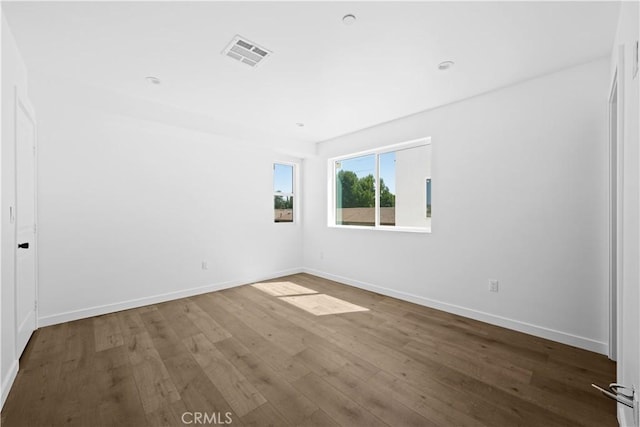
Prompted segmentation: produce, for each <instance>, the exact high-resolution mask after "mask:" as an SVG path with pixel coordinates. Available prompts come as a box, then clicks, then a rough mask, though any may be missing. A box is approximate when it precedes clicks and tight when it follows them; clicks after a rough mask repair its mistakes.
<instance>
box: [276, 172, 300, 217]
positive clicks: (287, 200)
mask: <svg viewBox="0 0 640 427" xmlns="http://www.w3.org/2000/svg"><path fill="white" fill-rule="evenodd" d="M294 176H295V175H294V165H292V164H281V163H275V164H274V165H273V213H274V222H293V209H294V208H293V206H294V204H293V192H294Z"/></svg>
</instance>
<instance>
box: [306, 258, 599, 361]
mask: <svg viewBox="0 0 640 427" xmlns="http://www.w3.org/2000/svg"><path fill="white" fill-rule="evenodd" d="M302 270H303V271H304V272H305V273H309V274H313V275H314V276H319V277H323V278H325V279H329V280H333V281H336V282H340V283H345V284H347V285H351V286H355V287H357V288H361V289H366V290H368V291H372V292H376V293H379V294H382V295H386V296H390V297H394V298H398V299H401V300H404V301H409V302H412V303H415V304H419V305H424V306H426V307H431V308H435V309H438V310H442V311H446V312H448V313H453V314H457V315H459V316H463V317H468V318H470V319H475V320H479V321H481V322H485V323H490V324H492V325H496V326H501V327H503V328H508V329H513V330H515V331H518V332H524V333H525V334H529V335H534V336H537V337H540V338H545V339H548V340H551V341H556V342H559V343H562V344H567V345H571V346H574V347H578V348H582V349H585V350H589V351H593V352H596V353H600V354H604V355H608V354H609V345H608V343H605V342H600V341H595V340H592V339H590V338H585V337H581V336H578V335H573V334H569V333H566V332H562V331H557V330H554V329H549V328H545V327H543V326H537V325H533V324H531V323H526V322H521V321H519V320H514V319H509V318H506V317H502V316H496V315H494V314H490V313H486V312H483V311H478V310H474V309H471V308H466V307H461V306H459V305H455V304H449V303H446V302H442V301H437V300H433V299H430V298H425V297H422V296H419V295H414V294H410V293H406V292H401V291H396V290H394V289H389V288H384V287H381V286H377V285H372V284H370V283H366V282H361V281H359V280H355V279H350V278H348V277H342V276H337V275H335V274H331V273H325V272H324V271H319V270H314V269H312V268H303V269H302Z"/></svg>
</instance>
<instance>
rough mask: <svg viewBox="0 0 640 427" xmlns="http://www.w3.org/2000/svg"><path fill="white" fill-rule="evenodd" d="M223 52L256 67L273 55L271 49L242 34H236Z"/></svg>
mask: <svg viewBox="0 0 640 427" xmlns="http://www.w3.org/2000/svg"><path fill="white" fill-rule="evenodd" d="M222 54H223V55H226V56H228V57H230V58H233V59H235V60H236V61H240V62H242V63H244V64H247V65H249V66H250V67H254V68H255V67H257V66H258V65H260V64H261V63H262V62H263V61H264V60H265V59H266V58H267V57H268V56H270V55H271V51H269V50H267V49H265V48H263V47H262V46H258V45H257V44H255V43H253V42H250V41H249V40H247V39H245V38H244V37H242V36H235V37H234V38H233V40H231V43H229V45H227V47H226V48H225V49H224V50H223V51H222Z"/></svg>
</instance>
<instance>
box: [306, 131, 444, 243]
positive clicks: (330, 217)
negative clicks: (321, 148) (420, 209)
mask: <svg viewBox="0 0 640 427" xmlns="http://www.w3.org/2000/svg"><path fill="white" fill-rule="evenodd" d="M425 145H431V137H423V138H418V139H412V140H411V141H406V142H401V143H398V144H392V145H385V146H383V147H379V148H374V149H371V150H365V151H358V152H356V153H349V154H345V155H342V156H337V157H332V158H330V159H328V162H327V177H328V180H327V181H328V184H329V191H328V195H327V206H328V212H327V226H328V227H330V228H346V229H354V230H374V231H399V232H410V233H431V227H399V226H393V225H380V155H381V154H385V153H390V152H394V151H399V150H406V149H409V148H416V147H422V146H425ZM371 154H375V156H376V158H375V187H376V188H375V190H376V193H375V222H374V225H373V226H363V225H341V224H336V170H335V164H336V162H339V161H342V160H347V159H352V158H354V157H361V156H368V155H371ZM432 159H433V156H432ZM431 175H433V172H431ZM431 175H429V178H431ZM431 191H432V192H433V180H432V181H431ZM431 196H432V198H433V194H432V195H431ZM432 202H433V200H432ZM294 203H295V198H294ZM431 219H432V220H433V212H432V213H431Z"/></svg>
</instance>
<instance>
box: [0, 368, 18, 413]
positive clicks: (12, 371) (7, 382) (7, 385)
mask: <svg viewBox="0 0 640 427" xmlns="http://www.w3.org/2000/svg"><path fill="white" fill-rule="evenodd" d="M16 375H18V360H17V359H16V360H14V361H13V363H12V364H11V367H10V368H9V372H7V376H6V378H3V379H2V392H1V393H2V395H1V396H0V399H2V401H1V402H0V409H1V408H2V407H4V402H5V401H6V400H7V396H9V391H10V390H11V386H12V385H13V382H14V381H15V379H16Z"/></svg>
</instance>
